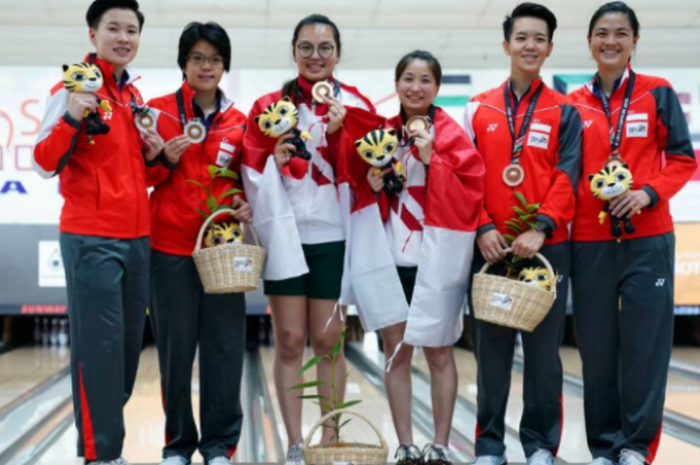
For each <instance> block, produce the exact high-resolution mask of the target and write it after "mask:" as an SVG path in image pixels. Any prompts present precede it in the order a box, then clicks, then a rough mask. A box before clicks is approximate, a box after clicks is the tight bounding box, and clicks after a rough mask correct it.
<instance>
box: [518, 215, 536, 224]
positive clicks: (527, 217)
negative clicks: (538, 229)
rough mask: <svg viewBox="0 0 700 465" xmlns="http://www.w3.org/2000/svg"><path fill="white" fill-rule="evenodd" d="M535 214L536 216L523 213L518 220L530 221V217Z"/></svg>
mask: <svg viewBox="0 0 700 465" xmlns="http://www.w3.org/2000/svg"><path fill="white" fill-rule="evenodd" d="M535 216H536V215H524V216H521V217H520V220H521V221H526V222H527V221H530V220H531V219H533V218H534V217H535Z"/></svg>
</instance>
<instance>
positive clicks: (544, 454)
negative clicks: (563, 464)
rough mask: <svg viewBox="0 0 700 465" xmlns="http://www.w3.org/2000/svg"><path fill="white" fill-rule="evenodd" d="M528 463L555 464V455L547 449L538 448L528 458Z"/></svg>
mask: <svg viewBox="0 0 700 465" xmlns="http://www.w3.org/2000/svg"><path fill="white" fill-rule="evenodd" d="M527 465H554V455H552V453H551V452H550V451H548V450H547V449H537V450H536V451H535V453H534V454H532V455H531V456H529V457H528V458H527Z"/></svg>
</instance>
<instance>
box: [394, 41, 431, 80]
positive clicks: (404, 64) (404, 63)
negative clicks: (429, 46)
mask: <svg viewBox="0 0 700 465" xmlns="http://www.w3.org/2000/svg"><path fill="white" fill-rule="evenodd" d="M414 60H423V61H425V62H426V63H427V64H428V68H429V69H430V72H431V73H433V77H434V78H435V82H437V85H438V86H439V85H440V84H442V66H440V62H439V61H438V59H437V58H435V56H433V54H432V53H430V52H426V51H425V50H414V51H412V52H411V53H407V54H406V55H404V56H403V58H401V60H399V62H398V64H397V65H396V69H395V70H394V80H395V81H396V82H399V79H401V75H402V74H403V72H404V71H406V68H408V65H410V64H411V63H413V61H414Z"/></svg>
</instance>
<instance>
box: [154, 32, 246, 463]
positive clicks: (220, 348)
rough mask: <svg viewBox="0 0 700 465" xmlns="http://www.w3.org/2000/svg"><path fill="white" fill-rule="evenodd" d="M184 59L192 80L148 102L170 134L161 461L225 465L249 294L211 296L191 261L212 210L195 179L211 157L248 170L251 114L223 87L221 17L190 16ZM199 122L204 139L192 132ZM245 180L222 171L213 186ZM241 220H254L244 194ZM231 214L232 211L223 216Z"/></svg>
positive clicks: (163, 231) (161, 275)
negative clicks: (194, 387)
mask: <svg viewBox="0 0 700 465" xmlns="http://www.w3.org/2000/svg"><path fill="white" fill-rule="evenodd" d="M178 65H179V66H180V68H181V69H182V72H183V74H184V76H185V82H183V84H182V87H181V88H180V89H179V90H178V91H177V92H175V93H173V94H170V95H166V96H164V97H160V98H156V99H154V100H151V101H150V102H149V103H148V105H149V107H150V114H151V115H153V116H154V118H153V119H154V121H155V126H156V129H157V131H158V133H159V134H160V135H161V136H162V137H163V139H164V140H165V141H166V143H165V149H164V151H163V153H162V154H161V166H160V167H158V168H157V169H155V170H153V169H152V170H151V171H150V172H149V174H150V178H149V183H150V184H151V185H155V190H154V192H153V193H152V195H151V198H150V210H151V223H152V229H151V237H152V240H151V248H152V251H151V252H152V253H151V307H150V308H151V312H152V313H151V314H152V317H153V319H152V322H153V327H154V333H155V339H156V344H157V346H158V360H159V364H160V373H161V383H162V391H163V408H164V409H165V415H166V425H165V434H166V444H165V448H164V449H163V458H164V460H163V462H162V465H166V464H167V465H186V464H188V463H189V462H190V458H191V456H192V454H193V453H194V452H195V451H196V450H197V449H199V451H200V453H201V454H202V456H203V457H204V460H205V463H206V464H207V465H224V464H228V463H229V459H230V457H231V456H232V455H233V453H234V452H235V450H236V445H237V443H238V439H239V437H240V433H241V426H242V419H243V414H242V411H241V406H240V395H239V394H240V384H241V375H242V368H243V353H244V348H245V320H246V307H245V298H244V295H243V294H216V295H214V294H205V293H204V291H203V288H202V283H201V281H200V278H199V275H198V274H197V270H196V268H195V264H194V260H193V259H192V256H191V255H192V251H193V249H194V248H195V242H196V238H197V233H198V231H199V229H200V227H201V226H202V223H203V221H204V218H203V217H202V216H200V214H199V213H198V212H197V210H202V211H208V207H207V196H206V194H205V193H204V192H203V190H202V189H200V187H198V186H196V185H195V184H192V183H187V182H186V181H188V180H196V181H198V182H200V183H202V184H204V185H207V186H208V185H209V182H210V179H211V178H210V174H209V171H208V168H209V167H210V166H212V165H214V166H217V167H219V168H224V167H225V168H228V169H230V170H233V171H235V172H239V171H240V159H241V153H242V148H243V144H242V140H243V132H244V129H245V121H246V117H245V115H244V114H243V113H241V112H240V111H238V110H237V109H236V108H234V107H233V103H232V102H231V101H230V100H228V99H227V98H226V96H225V95H224V94H223V92H222V91H221V90H220V89H219V87H218V85H219V82H220V81H221V77H222V76H223V74H224V71H228V70H229V68H230V66H231V44H230V41H229V38H228V36H227V34H226V31H225V30H224V29H223V28H222V27H221V26H219V25H218V24H216V23H207V24H202V23H191V24H190V25H188V26H187V27H186V28H185V29H184V31H183V32H182V35H181V36H180V45H179V52H178ZM193 124H194V125H196V127H199V128H200V130H201V137H200V138H199V139H201V140H198V139H197V138H196V137H195V138H192V137H188V136H187V135H185V134H183V133H184V132H185V131H184V128H185V126H187V127H188V128H189V127H191V126H192V125H193ZM234 187H239V188H240V187H241V185H240V184H239V183H237V182H236V181H234V180H232V179H230V178H217V179H216V180H215V181H214V183H213V194H214V195H215V196H217V197H218V196H220V195H222V194H223V193H224V192H226V191H227V190H229V189H231V188H234ZM230 199H231V198H230V197H226V200H225V201H226V202H231V203H232V206H233V208H234V209H235V210H236V214H235V215H234V220H236V221H239V222H247V221H250V220H251V217H252V215H251V209H250V207H249V206H248V204H247V203H246V202H245V200H244V197H243V196H242V195H236V196H234V197H233V200H232V201H231V200H230ZM222 220H227V221H230V218H222ZM198 346H199V372H200V396H201V400H200V417H201V418H200V420H201V429H202V431H201V438H200V437H199V435H198V432H197V428H196V425H195V422H194V417H193V415H192V405H191V392H190V386H191V384H192V364H193V362H194V357H195V353H196V352H197V347H198Z"/></svg>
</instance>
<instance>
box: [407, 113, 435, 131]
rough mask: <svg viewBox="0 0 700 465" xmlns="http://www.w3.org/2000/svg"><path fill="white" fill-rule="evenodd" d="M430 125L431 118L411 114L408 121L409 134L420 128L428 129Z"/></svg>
mask: <svg viewBox="0 0 700 465" xmlns="http://www.w3.org/2000/svg"><path fill="white" fill-rule="evenodd" d="M430 126H431V124H430V118H428V117H427V116H411V117H410V118H409V119H408V121H407V122H406V130H407V131H408V133H409V134H413V133H414V132H416V131H420V130H424V131H428V130H429V129H430Z"/></svg>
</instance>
